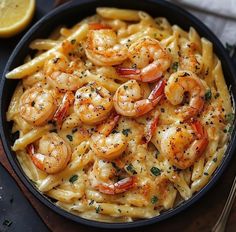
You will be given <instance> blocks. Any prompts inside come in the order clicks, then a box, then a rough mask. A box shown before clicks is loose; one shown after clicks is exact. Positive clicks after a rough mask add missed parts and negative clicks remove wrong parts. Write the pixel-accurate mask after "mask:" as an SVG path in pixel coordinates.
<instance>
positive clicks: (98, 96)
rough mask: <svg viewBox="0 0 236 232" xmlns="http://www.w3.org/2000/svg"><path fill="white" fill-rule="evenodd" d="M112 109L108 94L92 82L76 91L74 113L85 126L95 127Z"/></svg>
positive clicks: (110, 98)
mask: <svg viewBox="0 0 236 232" xmlns="http://www.w3.org/2000/svg"><path fill="white" fill-rule="evenodd" d="M112 108H113V103H112V96H111V94H110V92H109V91H108V90H107V89H105V88H104V87H102V86H99V85H97V84H96V83H94V82H92V83H89V84H87V85H86V86H83V87H82V88H80V89H78V90H77V91H76V94H75V102H74V111H75V113H76V114H77V115H78V116H79V118H80V120H81V121H82V122H84V123H85V124H89V125H95V124H98V123H100V122H102V121H103V120H104V119H106V118H107V116H108V115H109V113H110V111H111V110H112Z"/></svg>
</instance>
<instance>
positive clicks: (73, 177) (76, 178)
mask: <svg viewBox="0 0 236 232" xmlns="http://www.w3.org/2000/svg"><path fill="white" fill-rule="evenodd" d="M77 180H78V175H73V176H71V177H70V179H69V181H70V183H72V184H73V183H74V182H75V181H77Z"/></svg>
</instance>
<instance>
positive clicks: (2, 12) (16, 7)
mask: <svg viewBox="0 0 236 232" xmlns="http://www.w3.org/2000/svg"><path fill="white" fill-rule="evenodd" d="M34 9H35V0H0V37H10V36H13V35H15V34H17V33H18V32H20V31H22V30H23V29H24V28H25V27H26V26H27V25H28V24H29V23H30V21H31V19H32V17H33V14H34Z"/></svg>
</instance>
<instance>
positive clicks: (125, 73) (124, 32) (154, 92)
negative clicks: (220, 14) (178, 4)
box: [6, 7, 234, 222]
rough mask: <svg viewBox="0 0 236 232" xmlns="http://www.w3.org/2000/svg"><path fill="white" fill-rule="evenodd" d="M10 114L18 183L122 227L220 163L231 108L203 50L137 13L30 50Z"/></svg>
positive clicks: (62, 31)
mask: <svg viewBox="0 0 236 232" xmlns="http://www.w3.org/2000/svg"><path fill="white" fill-rule="evenodd" d="M30 47H31V48H32V49H35V50H36V51H37V52H36V53H35V56H33V57H27V62H26V63H24V64H23V65H22V66H20V67H17V68H15V69H14V70H12V71H11V72H9V73H8V74H7V76H6V77H7V78H11V79H20V81H19V83H18V85H17V88H16V90H15V92H14V95H13V96H12V100H11V102H10V105H9V109H8V112H7V120H8V121H13V127H12V133H15V132H17V131H18V132H19V138H18V139H16V141H15V143H14V145H13V147H12V149H13V150H14V151H15V152H16V154H17V158H18V160H19V162H20V164H21V166H22V168H23V170H24V171H25V173H26V175H27V176H28V177H29V178H30V179H31V180H32V181H33V182H34V183H35V185H36V187H37V188H38V189H39V191H41V192H42V193H43V194H45V195H47V196H49V197H50V198H53V199H55V201H56V203H55V204H57V205H58V206H59V207H62V208H64V209H65V210H67V211H69V212H71V213H73V214H77V215H79V216H81V217H84V218H88V219H91V220H97V221H107V222H129V221H133V220H137V219H144V218H151V217H154V216H157V215H159V214H160V213H161V212H162V211H165V210H168V209H171V208H174V207H175V206H176V205H177V204H178V203H179V202H180V201H183V200H187V199H189V198H191V197H192V195H193V194H194V193H195V192H197V191H199V190H200V189H202V188H203V187H204V186H205V185H206V184H207V183H208V182H209V180H210V178H211V176H212V175H213V173H214V171H215V170H216V168H217V167H218V166H219V165H220V163H221V160H222V159H223V156H224V152H225V150H226V148H227V143H228V140H229V137H230V127H231V124H232V120H233V118H234V115H233V107H232V104H231V100H230V94H229V90H228V88H227V86H226V83H225V80H224V75H223V72H222V67H221V62H220V60H219V59H218V57H217V56H216V55H215V54H214V52H213V46H212V43H211V42H210V41H208V40H206V39H205V38H201V37H200V36H199V35H198V33H197V31H196V30H195V29H194V28H192V27H191V28H190V29H189V31H184V30H182V29H181V28H180V27H179V26H177V25H170V23H169V22H168V20H167V19H166V18H161V17H158V18H153V17H152V16H150V15H149V14H147V13H146V12H142V11H135V10H125V9H116V8H106V7H102V8H97V14H96V15H93V16H91V17H88V18H86V19H84V20H82V21H81V22H79V23H78V24H76V25H75V26H73V27H72V28H65V27H59V28H57V29H56V31H55V32H53V33H52V36H50V37H49V38H47V39H37V40H35V41H33V42H32V43H31V45H30Z"/></svg>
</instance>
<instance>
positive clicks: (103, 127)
mask: <svg viewBox="0 0 236 232" xmlns="http://www.w3.org/2000/svg"><path fill="white" fill-rule="evenodd" d="M119 119H120V115H118V114H116V113H112V114H111V115H110V116H109V118H108V119H107V121H106V122H105V123H103V124H100V125H99V126H98V132H99V133H101V134H104V135H105V136H108V135H109V134H110V133H111V132H112V130H113V129H114V128H115V127H116V125H117V123H118V121H119Z"/></svg>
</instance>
